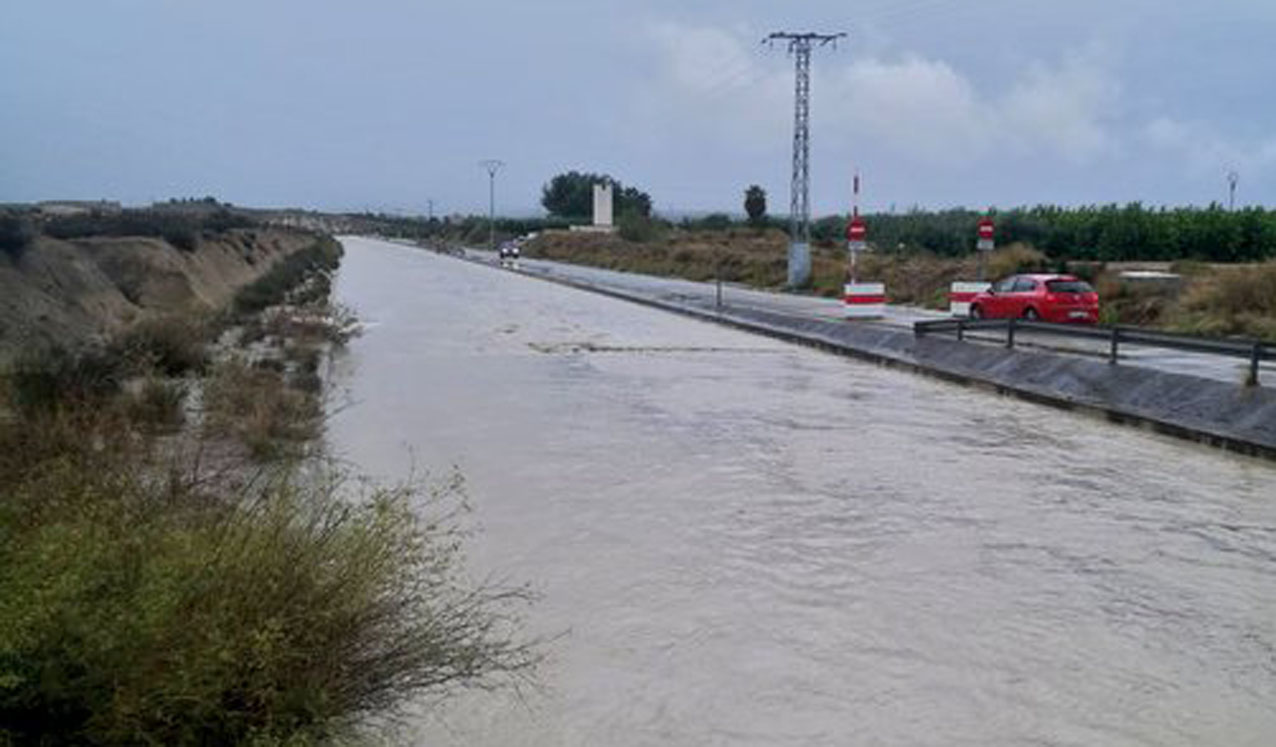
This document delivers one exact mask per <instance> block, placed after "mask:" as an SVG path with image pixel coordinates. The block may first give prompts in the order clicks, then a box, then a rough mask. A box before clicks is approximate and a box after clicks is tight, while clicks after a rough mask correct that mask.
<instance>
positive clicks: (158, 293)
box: [0, 229, 315, 362]
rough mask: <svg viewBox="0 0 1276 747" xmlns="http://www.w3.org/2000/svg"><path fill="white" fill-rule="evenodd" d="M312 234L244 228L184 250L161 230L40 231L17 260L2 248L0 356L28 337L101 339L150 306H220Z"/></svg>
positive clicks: (153, 309) (157, 309)
mask: <svg viewBox="0 0 1276 747" xmlns="http://www.w3.org/2000/svg"><path fill="white" fill-rule="evenodd" d="M314 240H315V237H314V235H313V234H309V233H305V232H301V231H290V230H286V229H245V230H235V231H228V232H226V233H225V234H222V235H220V236H218V237H217V238H214V239H204V240H202V241H201V242H200V244H199V246H198V248H197V249H196V250H195V251H182V250H180V249H177V248H175V247H173V246H172V245H170V244H168V243H167V242H165V241H162V240H160V239H149V238H89V239H75V240H68V241H61V240H58V239H52V238H48V237H41V238H39V239H37V240H36V241H35V242H34V243H33V244H32V245H31V246H30V247H29V248H28V249H27V250H26V251H25V252H24V253H23V254H22V256H21V257H20V258H19V259H17V260H16V261H15V260H13V259H12V258H9V257H6V256H4V255H0V362H3V361H4V360H6V359H9V358H11V357H12V355H13V353H14V351H15V350H17V349H19V348H20V347H21V346H23V345H25V344H31V343H36V344H39V343H48V342H57V343H60V344H63V345H70V346H74V345H79V344H83V343H87V342H92V341H94V340H97V339H102V338H104V337H106V336H109V335H111V334H113V333H115V332H117V331H119V330H120V329H122V328H124V327H127V326H128V325H129V324H132V323H133V322H135V321H137V320H139V319H141V318H143V317H144V316H146V315H148V314H163V313H171V312H178V311H186V310H208V311H211V310H215V309H219V308H221V307H223V306H225V305H226V304H227V303H228V302H229V301H230V299H231V297H232V296H233V295H234V293H235V291H236V290H238V289H239V288H240V287H242V286H243V285H245V284H247V283H249V282H252V281H253V280H255V279H257V278H258V277H260V276H261V275H262V274H263V273H265V272H266V271H267V270H268V269H270V267H271V266H272V265H273V264H274V263H275V262H276V261H278V260H279V259H280V258H282V257H285V256H287V255H289V254H291V253H292V252H294V251H297V250H299V249H303V248H305V247H307V246H309V245H310V244H311V243H313V242H314Z"/></svg>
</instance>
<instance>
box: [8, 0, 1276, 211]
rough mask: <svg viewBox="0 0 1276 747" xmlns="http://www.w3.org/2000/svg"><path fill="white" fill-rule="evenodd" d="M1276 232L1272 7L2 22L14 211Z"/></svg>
mask: <svg viewBox="0 0 1276 747" xmlns="http://www.w3.org/2000/svg"><path fill="white" fill-rule="evenodd" d="M775 30H814V31H847V32H849V34H850V38H849V40H848V41H847V42H846V43H844V44H841V45H840V46H839V47H838V48H837V49H836V50H834V49H824V50H820V51H818V52H817V53H816V54H815V56H814V61H813V83H812V88H813V102H812V120H813V133H812V140H813V146H812V164H813V173H812V204H813V208H814V210H815V212H817V213H827V212H833V211H838V210H842V209H844V208H845V206H846V204H847V203H848V201H849V199H850V197H849V191H850V176H851V173H852V171H853V170H854V169H856V168H858V169H859V170H860V171H861V172H862V173H863V180H864V187H865V194H864V197H863V202H864V205H865V207H866V208H869V209H882V208H887V207H889V206H891V205H895V206H896V207H898V208H901V209H902V208H905V207H908V206H912V205H921V206H927V207H942V206H952V205H966V206H985V205H999V206H1011V205H1020V204H1035V203H1042V202H1049V203H1063V204H1078V203H1097V202H1110V201H1119V202H1124V201H1130V200H1142V201H1144V202H1145V203H1151V204H1206V203H1208V202H1209V201H1211V200H1220V201H1221V200H1224V199H1225V198H1226V180H1225V174H1226V173H1227V171H1228V170H1229V169H1235V170H1236V171H1237V172H1239V173H1240V184H1239V189H1238V201H1240V202H1242V203H1247V204H1248V203H1262V204H1266V205H1269V206H1270V205H1273V204H1274V203H1276V97H1274V96H1273V95H1272V90H1273V85H1272V84H1273V77H1274V75H1276V42H1274V41H1273V40H1276V0H1070V1H1069V2H1061V1H1060V0H803V2H800V3H798V2H792V0H765V1H764V0H648V1H645V2H644V1H640V0H629V1H628V2H616V1H613V0H540V1H539V2H533V1H530V0H524V1H518V0H468V1H466V2H451V1H448V0H362V1H361V2H353V1H350V2H332V1H329V0H306V1H303V0H216V1H215V2H213V1H206V2H195V0H7V2H6V3H5V7H4V10H3V12H0V70H2V71H3V72H2V73H0V101H3V102H4V114H3V116H2V117H0V202H3V201H27V200H38V199H50V198H111V199H119V200H123V201H125V202H127V203H141V202H146V201H150V200H153V199H166V198H168V197H172V196H202V195H205V194H212V195H216V196H218V197H220V198H222V199H225V200H230V201H232V202H235V203H237V204H245V205H275V206H284V205H298V206H306V207H317V208H325V209H364V208H372V209H390V210H402V211H415V212H424V210H425V201H426V200H427V199H433V200H434V201H435V205H436V210H437V211H439V212H471V211H476V212H482V211H485V210H486V202H487V183H486V182H487V180H486V175H485V174H484V173H483V172H482V171H481V170H480V169H479V167H478V166H477V161H478V160H480V159H483V158H500V159H503V160H505V161H506V162H507V163H508V167H507V168H506V170H505V172H504V173H502V174H501V176H500V177H499V181H498V206H499V208H498V209H499V210H501V211H502V212H506V213H531V212H533V211H535V210H536V209H537V205H538V200H539V191H540V187H541V185H542V184H543V183H544V182H545V181H546V180H547V179H548V178H549V177H550V176H552V175H553V174H555V173H557V172H559V171H562V170H566V169H570V168H576V169H582V170H590V171H602V172H609V173H611V174H613V175H614V176H616V177H617V178H619V179H621V180H622V181H624V182H626V183H627V184H634V185H636V186H639V187H641V188H643V189H646V190H647V191H649V192H650V193H651V194H652V196H653V198H654V200H655V202H656V207H657V210H663V211H666V212H670V211H682V210H711V209H730V210H739V209H740V207H739V206H740V202H741V193H742V191H743V189H744V187H745V186H746V185H748V184H750V183H755V182H756V183H759V184H762V185H763V186H764V187H765V188H766V189H767V190H768V192H769V194H770V197H771V205H772V212H776V213H783V212H785V210H786V206H787V204H788V180H789V168H790V157H791V156H790V153H791V150H790V148H791V137H792V117H793V113H792V112H793V90H792V86H793V70H792V61H791V60H790V59H789V58H788V56H787V55H786V54H785V51H784V50H783V49H782V48H780V47H776V48H775V49H768V48H767V47H765V46H763V45H760V44H759V40H760V39H761V38H762V37H763V36H765V35H766V34H767V33H768V32H771V31H775Z"/></svg>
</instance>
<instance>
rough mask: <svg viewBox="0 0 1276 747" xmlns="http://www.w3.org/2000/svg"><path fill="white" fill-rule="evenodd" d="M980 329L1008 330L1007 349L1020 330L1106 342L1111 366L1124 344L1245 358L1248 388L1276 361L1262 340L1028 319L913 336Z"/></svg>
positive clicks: (942, 325) (948, 322)
mask: <svg viewBox="0 0 1276 747" xmlns="http://www.w3.org/2000/svg"><path fill="white" fill-rule="evenodd" d="M979 330H1005V335H1006V347H1008V348H1013V347H1014V346H1015V332H1016V331H1018V330H1025V331H1031V332H1044V333H1047V334H1052V335H1057V336H1059V337H1070V338H1073V339H1087V340H1100V341H1104V342H1107V343H1108V344H1109V352H1108V363H1112V364H1115V363H1116V362H1117V357H1118V352H1119V350H1120V345H1121V343H1128V344H1134V345H1145V346H1149V347H1158V348H1166V349H1169V350H1182V351H1185V352H1189V353H1205V354H1208V355H1224V356H1228V357H1233V358H1244V359H1248V361H1249V378H1248V379H1247V380H1246V382H1245V383H1246V384H1247V385H1249V386H1258V366H1259V363H1261V362H1262V361H1264V360H1276V345H1272V344H1271V343H1265V342H1262V341H1261V340H1219V339H1211V338H1208V337H1194V336H1192V335H1182V334H1175V333H1172V332H1151V331H1149V330H1145V329H1139V328H1137V327H1120V326H1113V327H1087V326H1082V325H1075V324H1054V323H1051V322H1037V321H1028V320H1025V319H935V320H933V321H924V322H915V323H914V324H913V334H915V335H917V336H918V337H921V336H922V335H927V334H934V333H944V332H956V334H957V339H958V340H962V339H965V336H966V332H968V331H979Z"/></svg>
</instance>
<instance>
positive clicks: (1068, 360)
mask: <svg viewBox="0 0 1276 747" xmlns="http://www.w3.org/2000/svg"><path fill="white" fill-rule="evenodd" d="M527 274H530V275H532V276H534V277H538V278H541V279H543V280H546V281H549V282H554V283H559V284H562V285H567V286H571V287H574V288H579V289H582V290H588V291H592V292H595V293H601V294H604V295H607V296H611V297H614V298H620V299H624V300H627V301H631V302H635V303H640V304H644V305H647V306H652V307H655V308H660V309H665V310H667V311H672V312H676V313H679V314H684V315H687V316H692V317H696V318H699V319H704V320H707V321H712V322H715V323H718V324H725V325H728V326H731V327H735V328H738V329H743V330H747V331H750V332H755V333H759V334H764V335H768V336H770V337H775V338H779V339H783V340H786V341H789V342H794V343H798V344H803V345H811V346H815V347H818V348H821V349H824V350H828V351H830V352H835V353H838V354H841V355H848V356H852V357H855V358H859V359H862V360H867V361H872V362H875V363H879V364H882V365H888V366H895V367H902V368H905V369H907V370H911V371H915V372H918V373H923V374H927V375H931V376H937V377H940V378H943V379H946V380H949V381H953V382H958V383H962V384H967V385H974V386H982V387H990V388H993V389H995V390H996V391H998V392H1000V393H1002V394H1006V395H1010V396H1015V397H1020V398H1024V399H1028V400H1032V401H1035V402H1039V403H1043V404H1048V405H1053V406H1056V407H1063V408H1067V409H1071V410H1078V411H1082V412H1088V413H1091V414H1094V415H1096V416H1099V417H1103V418H1106V419H1109V420H1112V421H1116V422H1120V423H1124V424H1127V425H1133V426H1139V427H1146V428H1150V429H1153V430H1155V431H1158V432H1161V433H1166V434H1170V435H1174V436H1178V437H1180V438H1187V439H1191V440H1195V441H1199V442H1202V443H1206V444H1209V445H1212V446H1216V447H1220V448H1224V449H1228V450H1232V451H1237V452H1241V453H1245V454H1251V455H1255V456H1263V457H1266V458H1269V459H1276V391H1273V390H1272V389H1271V388H1265V387H1247V386H1242V385H1241V384H1240V383H1239V382H1238V383H1235V384H1231V383H1226V382H1221V381H1214V380H1210V379H1205V378H1200V377H1196V376H1190V375H1185V374H1179V373H1171V372H1166V371H1157V370H1153V369H1149V368H1142V367H1135V366H1123V365H1110V364H1108V363H1107V362H1105V361H1100V360H1095V359H1092V358H1087V357H1083V356H1076V355H1067V354H1060V353H1052V352H1046V351H1039V350H1022V349H1014V350H1011V349H1006V348H1003V347H999V346H996V345H988V344H978V343H970V342H960V341H957V340H954V339H946V338H942V337H934V336H926V337H920V338H919V337H916V336H914V335H913V334H912V332H911V331H908V330H906V329H901V328H899V327H898V326H888V325H881V324H874V323H871V322H850V321H834V320H822V319H813V318H810V317H804V316H802V315H799V314H794V313H787V312H786V311H784V310H783V309H778V308H777V309H775V310H766V309H762V308H759V307H757V306H756V305H750V306H747V307H744V306H733V305H732V304H730V303H726V304H724V305H723V306H722V307H721V308H717V307H716V306H715V305H713V304H712V303H705V302H704V300H703V299H700V298H692V297H687V298H685V299H681V300H672V299H670V298H669V297H667V296H659V295H656V294H644V293H641V292H636V291H635V290H633V289H632V288H621V287H617V286H614V285H608V284H605V283H601V282H589V281H584V280H581V279H579V278H568V277H563V276H561V275H548V274H545V273H541V272H535V273H527Z"/></svg>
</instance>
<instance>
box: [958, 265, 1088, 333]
mask: <svg viewBox="0 0 1276 747" xmlns="http://www.w3.org/2000/svg"><path fill="white" fill-rule="evenodd" d="M970 317H971V318H972V319H1030V320H1033V321H1037V320H1040V321H1043V322H1076V323H1080V324H1097V323H1098V322H1099V294H1098V293H1095V291H1094V288H1092V287H1090V284H1089V283H1087V282H1085V281H1084V280H1081V279H1079V278H1076V277H1074V276H1072V275H1011V276H1010V277H1008V278H1006V279H1004V280H999V281H997V282H996V283H993V285H992V288H990V289H988V290H986V291H984V292H983V293H980V294H979V295H977V296H975V297H974V298H973V299H971V301H970Z"/></svg>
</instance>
